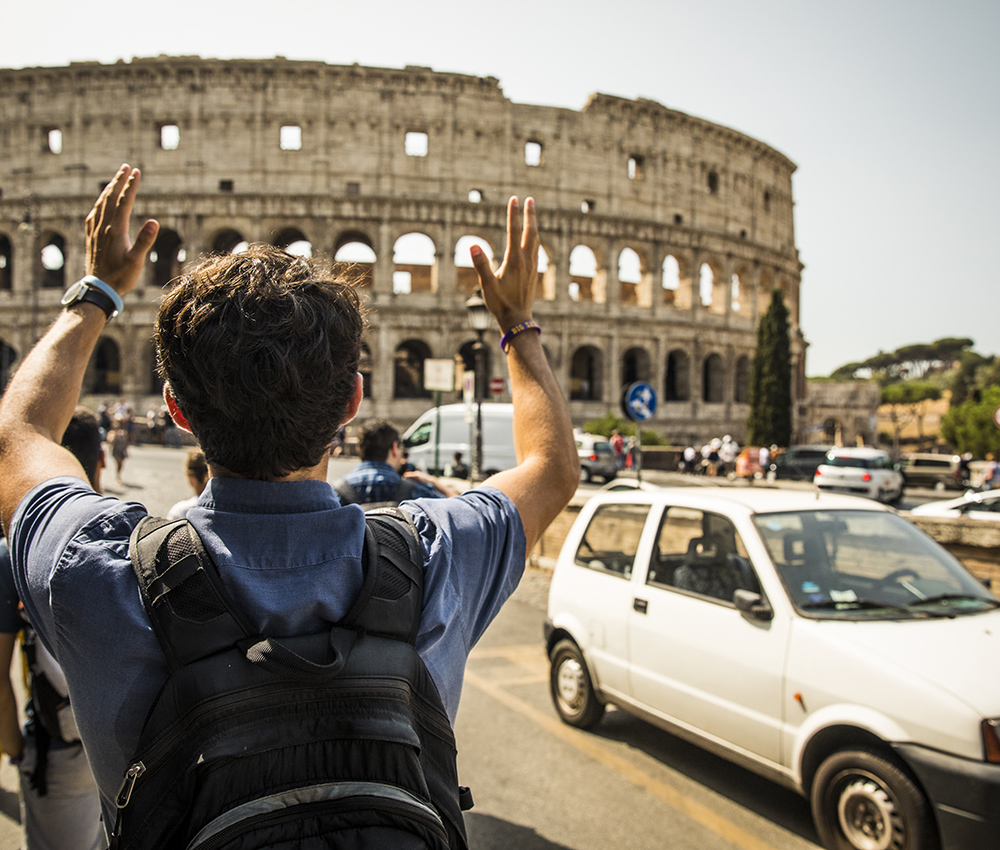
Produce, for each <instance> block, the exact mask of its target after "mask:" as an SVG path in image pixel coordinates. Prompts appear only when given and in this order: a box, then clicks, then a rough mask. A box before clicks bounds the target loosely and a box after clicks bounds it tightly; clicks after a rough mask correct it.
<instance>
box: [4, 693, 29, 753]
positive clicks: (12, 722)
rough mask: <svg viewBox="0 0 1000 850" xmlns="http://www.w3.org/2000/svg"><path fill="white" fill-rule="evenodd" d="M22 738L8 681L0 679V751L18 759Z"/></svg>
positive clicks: (22, 744) (14, 701) (21, 747)
mask: <svg viewBox="0 0 1000 850" xmlns="http://www.w3.org/2000/svg"><path fill="white" fill-rule="evenodd" d="M23 749H24V736H23V735H22V734H21V724H20V723H19V722H18V717H17V701H16V700H15V698H14V689H13V687H12V686H11V683H10V679H4V678H3V677H0V750H3V752H4V753H5V754H6V755H8V756H10V757H11V758H13V759H17V758H20V756H21V751H22V750H23Z"/></svg>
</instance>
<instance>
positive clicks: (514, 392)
mask: <svg viewBox="0 0 1000 850" xmlns="http://www.w3.org/2000/svg"><path fill="white" fill-rule="evenodd" d="M507 369H508V374H509V376H510V386H511V397H512V400H513V402H514V450H515V452H516V453H517V459H518V466H517V467H516V468H515V469H512V470H506V471H504V472H501V473H499V474H498V475H495V476H493V477H492V478H491V479H490V480H489V483H490V484H491V485H494V486H497V487H499V488H500V489H502V490H504V492H506V493H507V494H508V495H509V496H511V498H512V499H513V500H514V502H515V504H517V505H518V510H519V512H520V514H521V521H522V524H523V526H524V531H525V536H526V538H527V542H528V550H529V551H530V550H531V548H533V546H534V543H535V541H536V540H537V539H538V537H539V536H541V534H542V533H543V532H544V531H545V529H546V528H547V527H548V525H549V524H550V523H551V522H552V520H554V519H555V518H556V516H558V515H559V513H560V511H562V509H563V508H564V507H566V504H567V503H568V502H569V500H570V499H571V498H572V497H573V494H574V493H575V492H576V488H577V485H578V483H579V480H580V462H579V457H578V455H577V451H576V443H575V441H574V439H573V423H572V420H571V419H570V415H569V409H568V408H567V406H566V401H565V399H564V398H563V395H562V392H561V391H560V389H559V386H558V384H557V383H556V379H555V376H554V375H553V374H552V370H551V368H549V364H548V360H547V359H546V357H545V351H544V349H543V348H542V344H541V341H540V339H539V336H538V335H537V334H535V333H533V332H530V331H529V332H525V333H521V334H518V335H517V336H516V337H514V339H513V341H512V342H511V343H510V346H509V348H508V350H507Z"/></svg>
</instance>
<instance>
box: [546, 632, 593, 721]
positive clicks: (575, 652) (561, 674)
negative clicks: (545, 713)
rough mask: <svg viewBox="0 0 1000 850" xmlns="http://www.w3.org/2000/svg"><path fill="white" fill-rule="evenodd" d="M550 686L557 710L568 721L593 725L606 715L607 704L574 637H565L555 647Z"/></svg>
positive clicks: (550, 672)
mask: <svg viewBox="0 0 1000 850" xmlns="http://www.w3.org/2000/svg"><path fill="white" fill-rule="evenodd" d="M549 689H550V691H551V693H552V702H553V703H554V704H555V707H556V711H557V712H559V716H560V717H561V718H562V719H563V721H564V722H566V723H568V724H569V725H570V726H576V727H578V728H580V729H589V728H590V727H591V726H593V725H594V724H595V723H597V722H598V721H599V720H600V719H601V718H602V717H603V716H604V705H603V703H601V701H600V700H599V699H598V698H597V694H596V693H594V687H593V685H592V684H591V683H590V673H589V672H587V663H586V662H585V661H584V660H583V654H582V653H581V652H580V648H579V647H578V646H577V645H576V644H575V643H573V641H571V640H561V641H559V643H557V644H556V646H555V649H553V650H552V662H551V667H550V668H549Z"/></svg>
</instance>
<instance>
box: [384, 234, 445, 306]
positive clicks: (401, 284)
mask: <svg viewBox="0 0 1000 850" xmlns="http://www.w3.org/2000/svg"><path fill="white" fill-rule="evenodd" d="M392 262H393V263H394V265H395V267H394V269H393V272H392V291H393V293H394V294H396V295H409V294H410V293H411V292H434V290H435V289H436V288H437V281H436V277H437V275H436V271H437V250H436V249H435V247H434V240H433V239H431V238H430V236H428V235H427V234H426V233H405V234H403V235H402V236H400V237H399V239H397V240H396V244H395V245H394V246H393V249H392Z"/></svg>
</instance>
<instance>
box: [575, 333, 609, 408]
mask: <svg viewBox="0 0 1000 850" xmlns="http://www.w3.org/2000/svg"><path fill="white" fill-rule="evenodd" d="M569 397H570V399H571V400H573V401H599V400H600V398H601V352H600V351H598V349H596V348H594V346H592V345H585V346H582V347H581V348H578V349H577V350H576V351H574V352H573V359H572V361H571V362H570V371H569Z"/></svg>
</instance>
